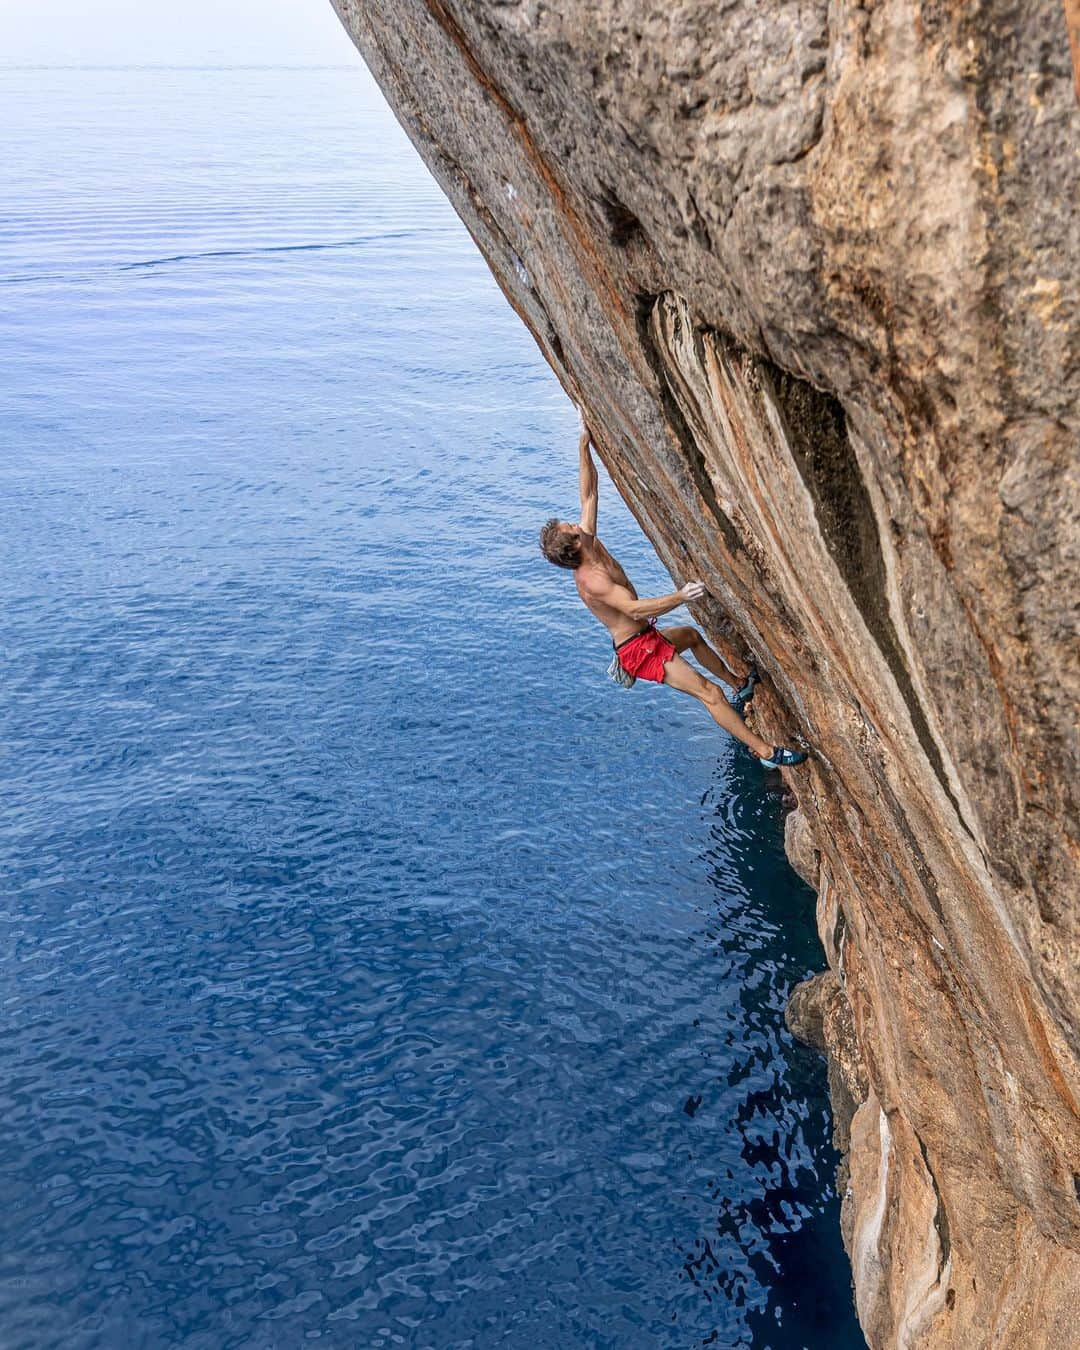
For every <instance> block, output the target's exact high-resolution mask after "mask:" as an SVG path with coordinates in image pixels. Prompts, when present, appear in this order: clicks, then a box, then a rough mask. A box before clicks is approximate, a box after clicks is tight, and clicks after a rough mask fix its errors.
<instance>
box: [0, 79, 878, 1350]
mask: <svg viewBox="0 0 1080 1350" xmlns="http://www.w3.org/2000/svg"><path fill="white" fill-rule="evenodd" d="M285 78H286V77H285V76H284V75H283V73H282V72H267V71H248V72H232V73H229V74H227V75H226V74H223V73H221V72H212V71H198V72H181V71H174V72H169V73H165V74H162V73H160V72H159V73H158V74H156V75H155V76H154V77H153V78H152V79H149V78H144V77H143V76H142V75H140V74H139V73H138V72H105V71H97V72H71V71H68V72H33V73H27V72H22V73H19V72H14V73H13V72H4V73H0V99H2V100H3V103H4V108H5V110H6V112H7V114H8V117H7V125H8V126H9V128H12V129H13V130H14V133H15V135H14V142H15V151H14V153H13V154H12V156H11V158H10V163H9V164H8V165H7V166H6V167H7V170H8V184H7V187H6V191H7V192H8V193H10V194H12V195H16V196H17V198H18V201H19V203H20V204H21V206H22V208H23V211H22V214H21V215H20V216H18V217H15V216H11V215H8V216H7V221H6V225H5V229H4V233H3V237H2V238H0V257H2V259H3V265H4V267H5V268H6V269H7V270H8V271H9V272H12V273H19V274H20V275H19V280H20V281H22V282H25V283H26V285H25V286H24V288H23V289H22V290H21V291H20V293H19V294H20V298H21V308H20V310H19V312H18V314H17V315H15V316H13V318H12V320H11V323H10V325H8V324H5V327H4V328H3V329H2V330H0V364H2V365H3V368H4V371H5V375H7V376H8V377H10V378H8V379H7V380H5V383H4V386H3V388H4V392H3V393H2V394H0V425H3V427H4V430H5V442H6V444H7V445H8V447H9V453H7V454H6V456H5V458H4V459H3V460H2V461H0V485H2V487H3V492H4V500H5V504H6V506H7V510H6V511H5V513H4V515H3V518H2V520H0V530H2V532H3V545H4V547H3V552H2V555H0V556H2V557H3V559H4V561H3V564H2V566H3V569H4V571H3V582H4V593H5V601H6V603H5V607H4V611H3V615H2V617H0V660H2V662H3V668H4V681H3V684H2V693H0V723H2V727H3V732H4V735H3V740H4V745H5V753H4V756H3V757H2V758H0V808H2V811H3V817H2V819H3V825H2V826H0V864H2V866H3V869H4V874H5V877H6V880H7V885H6V887H5V890H4V894H3V896H0V1019H2V1032H3V1034H2V1035H0V1120H2V1121H3V1126H2V1128H0V1169H2V1174H3V1177H4V1191H3V1194H4V1200H5V1204H4V1206H3V1208H2V1210H0V1253H2V1255H0V1341H2V1342H3V1344H5V1345H12V1346H19V1347H28V1348H33V1350H36V1348H38V1347H51V1346H60V1345H63V1346H64V1347H80V1346H105V1347H112V1346H120V1345H123V1346H153V1347H158V1346H162V1345H176V1346H183V1347H185V1348H186V1350H194V1348H195V1347H207V1348H208V1350H209V1348H210V1347H212V1348H213V1350H222V1348H223V1347H241V1346H242V1347H255V1346H258V1347H263V1346H267V1347H268V1346H277V1345H296V1344H299V1343H300V1342H301V1341H305V1340H308V1339H311V1340H321V1341H323V1342H325V1343H328V1344H331V1345H341V1346H349V1347H352V1346H357V1345H363V1346H364V1347H379V1346H392V1345H393V1346H402V1345H404V1346H417V1347H433V1346H437V1347H439V1350H451V1347H487V1346H492V1345H500V1346H507V1347H515V1346H517V1347H526V1346H528V1347H529V1348H530V1350H539V1348H540V1347H549V1346H550V1347H559V1350H565V1347H568V1346H575V1347H577V1346H581V1347H594V1346H595V1347H608V1346H610V1347H619V1350H627V1348H628V1347H633V1350H637V1348H638V1347H671V1350H685V1347H689V1346H692V1345H696V1344H714V1345H723V1346H725V1347H727V1346H740V1345H750V1344H754V1345H758V1346H765V1345H768V1346H772V1347H774V1350H786V1348H787V1347H795V1346H800V1347H802V1346H814V1347H823V1348H824V1347H829V1350H836V1348H837V1347H841V1350H842V1347H844V1346H846V1345H855V1344H858V1343H859V1341H858V1338H857V1333H856V1332H854V1331H853V1329H852V1322H851V1318H850V1311H849V1295H848V1276H847V1270H846V1265H845V1263H844V1260H843V1256H842V1253H841V1251H840V1246H839V1237H838V1233H837V1227H836V1197H835V1195H834V1194H833V1192H832V1189H831V1175H832V1168H833V1165H834V1158H833V1155H832V1153H831V1150H830V1149H829V1146H828V1128H829V1127H828V1119H827V1114H826V1108H825V1100H824V1075H823V1072H822V1069H821V1066H820V1065H819V1064H818V1063H817V1061H816V1060H815V1059H814V1058H813V1057H812V1056H811V1055H809V1054H808V1053H806V1052H803V1051H801V1050H799V1049H798V1048H797V1047H795V1046H793V1045H792V1044H791V1042H790V1040H789V1038H788V1037H787V1034H786V1032H785V1031H784V1029H783V1024H782V1015H781V1009H782V1005H783V1002H784V998H785V996H786V993H787V991H788V989H789V988H790V985H791V983H792V982H793V981H794V980H795V979H798V978H800V977H801V976H802V975H804V974H805V973H806V972H807V971H808V970H809V969H811V968H813V967H814V966H815V965H817V964H818V963H819V962H820V951H819V949H818V947H817V944H816V938H815V934H814V925H813V914H812V897H810V896H809V894H808V892H807V891H806V890H805V888H803V887H802V886H801V884H800V883H798V881H797V880H796V879H795V878H794V877H793V876H792V874H791V872H790V870H789V869H788V868H787V865H786V863H785V862H784V860H783V857H782V853H781V850H780V843H779V840H780V828H781V818H782V812H783V803H782V802H781V800H780V799H779V798H777V797H776V796H772V795H770V794H768V793H767V792H764V791H763V785H762V781H761V778H760V775H759V773H758V771H757V770H756V768H755V767H754V766H753V765H751V764H750V762H749V761H748V760H746V759H745V758H744V757H740V756H738V755H736V754H735V753H734V751H733V750H732V749H731V747H730V745H729V743H727V742H726V741H724V740H723V739H722V738H718V737H717V734H716V732H715V730H714V729H713V728H712V726H711V724H708V723H707V720H706V719H702V718H701V717H700V716H699V715H698V714H697V712H696V711H695V709H694V708H693V707H691V706H689V701H677V700H673V699H672V698H671V697H670V696H669V695H668V694H667V693H666V691H659V690H651V689H645V688H642V689H637V690H635V691H634V693H633V695H630V696H628V695H623V694H619V693H617V692H613V691H612V690H611V689H610V688H609V686H608V683H607V681H606V680H605V679H604V677H603V667H604V666H605V665H606V663H607V654H605V651H604V647H605V641H604V636H603V634H602V633H601V632H600V631H599V630H598V629H596V628H595V626H593V625H591V621H590V620H589V619H588V616H587V615H585V614H584V613H583V612H582V611H581V610H580V608H579V607H577V606H576V605H575V604H573V596H572V594H571V592H569V591H567V589H566V586H565V584H563V583H565V580H566V579H565V578H560V577H558V576H556V575H555V574H554V573H552V572H550V571H546V570H544V569H543V567H542V566H541V565H540V563H539V561H538V557H537V554H536V548H535V542H534V530H535V526H536V523H537V522H538V521H540V520H542V519H544V518H545V517H546V516H547V515H548V514H550V512H551V510H553V509H568V507H569V504H570V501H571V497H572V493H573V489H574V484H573V481H572V475H570V476H568V469H567V464H568V463H569V462H570V461H569V460H568V458H567V456H568V455H570V456H571V458H572V447H573V428H572V426H571V420H570V419H569V418H568V415H567V413H566V409H565V405H564V401H563V399H562V396H561V394H560V392H559V390H558V389H557V387H556V385H555V384H554V381H553V379H552V377H551V376H550V373H549V372H547V370H546V368H544V367H543V366H542V365H540V364H539V362H538V357H537V355H536V353H535V350H534V349H533V347H532V345H531V340H530V339H529V338H528V336H527V334H526V333H525V332H524V331H523V330H522V329H521V328H520V325H518V323H517V321H516V319H515V318H514V316H513V315H512V314H511V313H510V312H509V311H508V310H507V308H506V306H505V304H504V302H503V301H502V298H501V296H500V294H499V293H498V290H497V288H496V287H495V286H494V284H493V282H492V281H491V279H490V277H489V276H488V275H487V273H486V271H485V270H484V269H483V267H482V265H481V264H480V262H479V260H478V259H477V257H476V255H475V253H474V251H473V249H472V247H471V245H470V244H469V242H468V240H467V238H466V237H465V235H464V233H463V231H462V230H461V229H460V227H459V226H458V225H457V223H456V222H455V220H454V218H453V215H452V213H451V212H450V209H449V207H448V206H447V205H446V204H445V202H443V200H442V198H441V197H440V196H439V194H438V192H437V190H436V189H435V188H434V185H433V184H431V182H430V180H428V179H427V177H426V175H425V174H424V173H423V172H422V170H421V169H420V168H419V166H418V165H417V164H416V161H415V159H414V157H413V156H412V153H411V151H409V150H408V148H407V146H406V145H405V143H404V140H403V138H402V136H401V134H400V132H398V131H397V129H396V128H395V127H394V126H393V124H392V121H391V119H390V118H389V115H388V114H387V113H386V111H385V109H383V108H382V106H381V104H379V103H378V102H377V100H376V99H375V98H374V96H373V95H372V93H371V90H370V86H369V85H367V84H366V83H365V82H363V81H361V80H360V78H359V77H358V76H357V74H356V73H355V72H353V71H324V72H306V73H304V74H303V75H299V74H294V75H293V76H290V77H289V79H294V80H295V81H296V85H295V93H294V94H293V95H292V96H290V97H287V98H283V97H282V96H281V91H282V88H283V87H284V86H283V81H284V80H285ZM149 109H152V111H153V115H149V112H148V110H149ZM253 109H256V110H257V112H256V111H253ZM50 119H51V121H50ZM73 119H74V120H73ZM65 124H69V125H79V126H82V127H84V128H85V132H84V133H83V134H82V138H81V139H80V138H78V137H75V138H72V137H71V136H68V137H67V138H66V139H65V138H64V137H63V136H61V135H60V134H59V132H58V127H62V126H63V125H65ZM211 132H212V133H213V134H212V135H211ZM215 137H216V138H217V139H215ZM208 145H211V146H214V147H216V148H215V149H214V151H213V154H212V155H211V160H212V163H211V164H210V165H209V167H207V166H206V165H205V164H203V162H202V159H201V158H200V157H201V156H203V157H205V156H206V154H207V153H208V152H207V151H206V146H208ZM56 155H59V156H60V158H59V159H54V156H56ZM50 161H52V168H51V170H50V172H48V173H45V172H44V171H43V170H42V167H41V166H42V163H50ZM60 177H62V179H63V199H62V200H61V199H60V198H59V197H58V196H57V195H56V182H57V180H58V179H59V178H60ZM226 182H227V183H230V184H231V187H230V189H229V191H228V192H225V191H224V189H223V188H222V184H223V183H226ZM275 202H277V203H278V204H279V205H280V210H276V207H275ZM39 227H41V228H39ZM361 243H363V244H365V245H366V244H369V243H370V244H371V247H370V248H365V249H364V250H363V251H360V252H358V245H359V244H361ZM132 259H141V260H142V261H138V262H135V261H132ZM118 260H119V261H118ZM185 262H191V263H193V264H195V265H192V266H190V267H187V266H169V265H167V264H170V263H177V264H179V263H185ZM23 272H25V275H22V273H23ZM61 278H62V279H63V280H62V282H61V280H60V279H61ZM603 501H604V506H603V512H604V516H603V521H604V524H603V528H604V531H605V537H606V538H607V539H609V540H610V542H611V543H612V545H613V546H614V547H615V548H616V549H617V551H618V552H619V553H620V555H622V556H624V557H625V559H626V561H627V564H628V565H629V566H630V568H631V570H632V571H633V573H634V575H635V576H636V577H637V578H638V579H639V581H640V584H641V585H642V586H643V587H645V588H648V589H655V588H659V589H660V590H666V589H668V588H669V582H668V579H667V578H666V577H665V576H664V575H663V573H662V572H661V570H660V568H659V566H658V564H657V562H656V560H655V558H654V557H653V556H652V555H651V554H650V553H649V552H648V550H647V549H646V548H645V546H644V544H643V542H642V541H641V539H640V537H639V535H638V533H637V531H636V528H635V526H634V522H633V521H632V520H631V518H630V517H629V515H628V514H627V512H626V511H625V510H623V509H622V508H621V507H619V506H616V505H615V503H614V501H613V493H612V491H611V489H610V486H609V485H605V487H604V489H603ZM560 502H561V503H564V505H563V506H562V507H560V506H559V503H560Z"/></svg>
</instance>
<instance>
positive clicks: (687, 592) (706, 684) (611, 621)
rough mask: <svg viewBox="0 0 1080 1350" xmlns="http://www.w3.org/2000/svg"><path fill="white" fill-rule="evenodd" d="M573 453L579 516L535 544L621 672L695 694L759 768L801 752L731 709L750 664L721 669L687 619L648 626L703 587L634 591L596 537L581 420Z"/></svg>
mask: <svg viewBox="0 0 1080 1350" xmlns="http://www.w3.org/2000/svg"><path fill="white" fill-rule="evenodd" d="M578 453H579V457H580V461H581V463H580V478H579V481H580V486H581V520H580V521H579V523H578V524H577V525H571V524H570V523H569V522H568V521H565V520H558V519H552V520H549V521H548V522H547V524H546V525H545V526H544V528H543V529H542V530H541V531H540V548H541V551H542V552H543V554H544V557H545V558H547V560H548V562H551V563H554V564H555V566H556V567H567V568H570V569H571V570H572V571H573V572H574V580H575V582H576V583H577V589H578V595H580V596H581V598H582V600H583V601H584V603H585V605H586V606H587V608H588V609H589V610H590V611H591V612H592V613H593V614H595V615H596V617H597V618H598V619H599V620H600V622H601V623H602V624H603V625H604V627H605V628H606V629H607V630H608V632H609V633H610V634H611V644H612V646H613V647H614V648H615V652H616V656H617V658H618V662H619V665H620V666H621V667H622V669H623V670H624V671H625V672H626V673H627V675H633V676H635V677H636V678H637V679H639V680H654V681H655V682H656V683H657V684H669V685H671V687H672V688H673V689H679V690H681V691H682V692H683V693H684V694H692V695H693V697H694V698H696V699H700V701H701V702H702V703H704V705H705V707H706V708H708V710H709V712H710V713H711V714H712V717H713V720H714V721H715V722H717V723H718V724H719V725H720V726H722V727H723V728H724V730H725V731H729V732H730V733H731V734H732V736H734V737H735V739H736V740H739V741H742V743H743V744H744V745H746V746H748V747H749V749H750V751H751V753H752V754H754V755H756V756H757V757H758V759H759V760H760V761H761V763H762V764H764V765H765V767H766V768H767V769H778V768H780V767H781V766H784V767H787V766H788V765H792V764H801V763H802V762H803V760H804V759H806V754H805V752H804V751H802V750H791V749H788V748H787V747H786V746H782V745H768V744H766V742H765V741H763V740H762V739H761V737H760V736H755V735H754V733H753V732H752V731H751V730H750V728H749V727H748V726H747V725H746V723H745V722H744V721H743V720H742V718H741V717H740V716H739V712H738V711H737V709H738V708H741V707H742V706H744V705H745V703H746V702H748V701H749V699H750V697H751V696H752V694H753V689H754V682H755V681H756V679H757V672H756V671H755V670H754V667H753V666H749V667H748V668H747V669H746V670H745V671H742V672H741V673H740V672H734V671H730V670H728V668H727V666H725V664H724V663H723V661H721V659H720V657H719V656H718V655H717V654H716V652H714V651H713V649H712V648H711V647H710V646H709V644H708V643H707V642H706V641H705V639H704V638H703V637H702V636H701V634H700V633H699V632H698V631H697V629H696V628H691V627H689V626H688V625H687V626H684V627H679V628H657V627H656V622H655V621H656V619H657V618H659V616H660V615H661V614H667V613H668V612H669V611H670V610H673V609H677V608H678V607H679V605H681V604H684V603H685V602H686V601H688V600H697V599H699V598H700V597H701V596H702V595H704V594H705V587H704V586H703V585H702V583H701V582H700V581H688V582H687V583H686V585H685V586H683V587H681V588H680V589H679V590H677V591H674V592H673V593H672V594H671V595H661V596H658V597H657V598H656V599H655V600H640V599H639V598H638V593H637V591H635V590H634V588H633V586H632V585H631V584H630V580H629V578H628V577H627V575H626V573H625V572H624V571H623V569H622V567H621V566H620V565H619V563H618V562H617V561H616V559H615V558H613V557H612V556H611V554H610V553H609V552H608V551H607V549H606V548H605V547H604V546H603V544H602V543H601V542H600V540H599V539H597V537H596V504H597V476H596V465H595V464H593V461H592V454H591V453H590V450H589V432H588V429H587V428H586V427H585V425H584V422H583V423H582V428H581V440H580V443H579V445H578ZM687 650H689V651H691V652H693V654H694V656H695V657H696V658H697V660H698V661H699V662H700V663H701V665H703V666H704V667H705V669H706V670H708V671H710V672H711V673H712V674H713V675H719V676H720V677H721V679H723V680H726V681H727V682H728V683H730V684H732V685H741V686H742V687H741V688H740V689H739V692H738V693H737V694H736V696H735V706H734V707H733V706H732V705H731V704H730V703H728V701H727V699H726V698H725V696H724V692H723V690H722V689H721V688H720V686H719V685H718V684H714V683H713V682H712V681H711V680H707V679H705V677H704V676H703V675H699V674H698V673H697V671H696V670H694V668H693V667H692V666H690V665H688V664H687V663H686V661H684V660H683V658H682V656H681V655H680V653H681V652H685V651H687Z"/></svg>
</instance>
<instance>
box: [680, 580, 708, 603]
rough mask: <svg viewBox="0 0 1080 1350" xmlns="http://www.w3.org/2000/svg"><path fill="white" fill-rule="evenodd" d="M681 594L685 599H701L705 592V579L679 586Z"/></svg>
mask: <svg viewBox="0 0 1080 1350" xmlns="http://www.w3.org/2000/svg"><path fill="white" fill-rule="evenodd" d="M679 594H680V595H681V596H682V598H683V600H685V601H689V600H700V599H701V597H702V596H703V595H704V594H705V583H704V582H703V581H688V582H687V583H686V585H685V586H680V587H679Z"/></svg>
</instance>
